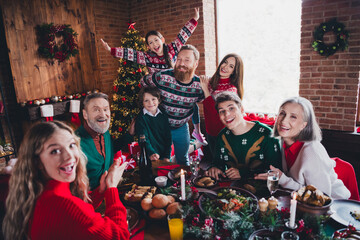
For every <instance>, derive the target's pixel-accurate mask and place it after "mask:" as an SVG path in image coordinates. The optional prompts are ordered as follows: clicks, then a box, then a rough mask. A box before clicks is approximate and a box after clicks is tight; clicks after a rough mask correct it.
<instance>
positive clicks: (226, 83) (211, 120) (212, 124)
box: [203, 78, 237, 137]
mask: <svg viewBox="0 0 360 240" xmlns="http://www.w3.org/2000/svg"><path fill="white" fill-rule="evenodd" d="M209 89H210V93H211V96H209V97H207V98H205V100H204V102H203V106H204V117H205V127H206V132H207V133H208V134H209V135H210V136H213V137H216V136H217V135H218V134H219V132H220V131H221V129H223V128H224V125H223V124H222V123H221V121H220V117H219V114H218V112H217V111H216V109H215V100H214V99H215V97H216V95H217V94H219V93H221V92H224V91H229V92H235V93H236V92H237V88H236V87H235V86H234V85H232V84H231V83H230V79H229V78H226V79H220V81H219V83H218V85H217V88H216V90H215V91H214V90H212V89H211V87H210V85H209Z"/></svg>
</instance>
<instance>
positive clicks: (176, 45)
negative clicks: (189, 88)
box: [111, 19, 198, 74]
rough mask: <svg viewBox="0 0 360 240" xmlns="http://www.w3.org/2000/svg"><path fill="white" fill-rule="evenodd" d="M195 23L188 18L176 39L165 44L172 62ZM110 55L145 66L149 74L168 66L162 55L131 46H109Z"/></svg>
mask: <svg viewBox="0 0 360 240" xmlns="http://www.w3.org/2000/svg"><path fill="white" fill-rule="evenodd" d="M197 24H198V22H197V21H196V20H195V19H190V20H189V21H188V22H187V23H186V24H185V26H184V27H183V28H182V29H181V30H180V32H179V34H178V35H177V37H176V39H175V40H174V41H173V42H171V43H170V44H167V45H166V47H167V49H168V52H169V56H170V59H171V60H172V61H173V62H175V60H176V57H177V55H178V53H179V51H180V48H181V47H182V46H183V45H184V44H185V43H186V41H187V40H188V39H189V38H190V36H191V34H192V33H193V32H194V31H195V28H196V26H197ZM111 55H113V56H114V57H118V58H123V59H126V60H129V61H132V62H136V63H138V64H141V65H144V66H147V68H148V70H149V74H153V73H154V72H158V71H160V70H165V69H169V68H170V66H169V65H167V64H166V60H165V58H164V56H158V55H157V54H156V53H154V52H152V51H147V52H142V51H136V50H134V49H132V48H121V47H118V48H111Z"/></svg>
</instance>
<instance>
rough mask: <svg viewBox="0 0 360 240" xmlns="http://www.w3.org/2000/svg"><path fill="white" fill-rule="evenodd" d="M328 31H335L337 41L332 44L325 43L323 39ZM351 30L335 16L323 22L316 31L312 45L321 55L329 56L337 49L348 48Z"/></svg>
mask: <svg viewBox="0 0 360 240" xmlns="http://www.w3.org/2000/svg"><path fill="white" fill-rule="evenodd" d="M327 32H333V33H334V34H335V36H336V41H335V42H334V43H332V44H325V43H324V41H323V39H324V35H325V33H327ZM348 38H349V32H348V31H346V30H345V25H344V24H342V23H340V22H338V21H337V20H336V18H333V19H331V20H329V21H327V22H324V23H321V24H320V25H319V26H318V27H317V28H316V29H315V31H314V41H313V43H312V47H313V48H314V50H315V51H317V52H318V53H319V54H320V55H321V56H325V57H329V56H331V55H333V54H334V53H336V51H337V50H342V51H344V50H346V49H347V48H348V45H349V43H348Z"/></svg>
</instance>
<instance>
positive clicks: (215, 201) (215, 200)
mask: <svg viewBox="0 0 360 240" xmlns="http://www.w3.org/2000/svg"><path fill="white" fill-rule="evenodd" d="M228 189H232V190H235V191H236V194H237V196H244V197H249V198H250V201H249V203H250V204H249V205H250V206H249V207H250V209H248V210H246V209H245V211H246V213H245V214H247V215H248V216H249V215H252V214H254V213H255V212H256V210H257V209H258V200H257V198H256V196H255V195H254V194H252V193H251V192H249V191H247V190H245V189H242V188H235V187H217V188H214V189H213V190H212V191H211V192H213V191H214V192H215V193H217V195H215V194H212V193H210V192H205V193H203V194H202V195H201V196H200V198H199V208H200V210H201V211H202V212H203V213H206V212H207V210H206V203H207V202H208V201H210V202H211V206H210V207H209V206H208V207H209V208H210V209H211V208H213V215H212V216H211V217H213V218H214V219H217V220H223V219H222V218H220V217H219V216H218V215H219V214H220V215H221V214H223V213H221V212H219V209H218V208H217V207H216V206H218V205H222V204H226V201H225V202H224V200H223V199H224V196H219V195H218V194H219V193H220V192H223V191H224V190H228ZM208 191H210V190H208ZM231 199H233V198H231ZM226 200H229V199H226ZM229 205H230V204H229ZM242 210H243V209H242ZM242 210H240V211H239V213H240V212H241V211H242ZM243 214H244V213H243ZM210 215H211V214H210Z"/></svg>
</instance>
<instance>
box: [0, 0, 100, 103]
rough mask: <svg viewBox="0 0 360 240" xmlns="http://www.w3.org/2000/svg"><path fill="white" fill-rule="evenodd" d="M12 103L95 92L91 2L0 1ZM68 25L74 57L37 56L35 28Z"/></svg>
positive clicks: (97, 77) (96, 71) (97, 72)
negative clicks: (73, 36)
mask: <svg viewBox="0 0 360 240" xmlns="http://www.w3.org/2000/svg"><path fill="white" fill-rule="evenodd" d="M1 3H2V4H1V8H2V12H3V20H4V27H5V34H6V41H7V46H8V48H9V59H10V65H11V71H12V76H13V80H14V86H15V91H16V96H17V101H18V102H22V101H27V100H32V99H39V98H47V97H51V96H52V95H67V94H71V93H75V92H84V91H88V90H93V89H95V88H100V89H101V81H100V67H99V60H98V55H97V49H96V42H95V15H94V1H93V0H32V1H23V0H11V1H6V0H1ZM51 22H52V23H54V24H70V25H71V28H73V29H74V30H75V31H76V32H77V33H78V36H77V41H78V45H79V54H78V55H77V56H75V57H71V58H70V59H69V60H66V61H65V62H62V63H59V62H58V61H52V60H48V59H45V58H41V57H40V56H39V55H38V53H37V49H38V47H39V45H38V43H37V36H36V30H35V27H36V26H37V25H40V24H44V23H51Z"/></svg>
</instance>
